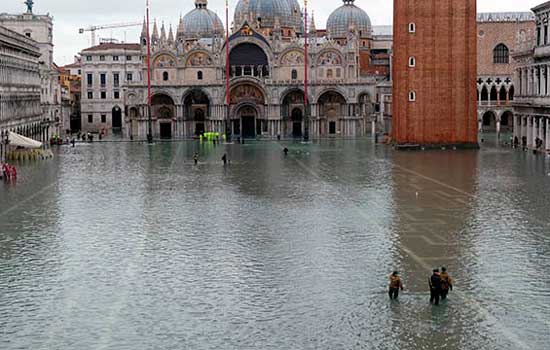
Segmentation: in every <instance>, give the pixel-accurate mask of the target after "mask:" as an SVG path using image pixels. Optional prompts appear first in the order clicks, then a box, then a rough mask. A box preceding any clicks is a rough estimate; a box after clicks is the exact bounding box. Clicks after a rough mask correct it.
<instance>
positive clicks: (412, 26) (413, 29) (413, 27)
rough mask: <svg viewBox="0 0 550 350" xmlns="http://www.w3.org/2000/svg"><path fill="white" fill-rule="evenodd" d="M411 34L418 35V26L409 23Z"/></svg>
mask: <svg viewBox="0 0 550 350" xmlns="http://www.w3.org/2000/svg"><path fill="white" fill-rule="evenodd" d="M409 33H416V24H415V23H412V22H411V23H409Z"/></svg>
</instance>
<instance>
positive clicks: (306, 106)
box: [304, 0, 309, 141]
mask: <svg viewBox="0 0 550 350" xmlns="http://www.w3.org/2000/svg"><path fill="white" fill-rule="evenodd" d="M307 34H308V33H307V0H304V115H305V127H304V141H308V140H309V101H308V91H307V88H308V86H307V85H308V82H307V68H308V42H307V39H308V37H307Z"/></svg>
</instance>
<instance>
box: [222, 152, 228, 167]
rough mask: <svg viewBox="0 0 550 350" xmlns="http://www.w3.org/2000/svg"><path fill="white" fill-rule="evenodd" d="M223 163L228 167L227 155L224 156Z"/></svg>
mask: <svg viewBox="0 0 550 350" xmlns="http://www.w3.org/2000/svg"><path fill="white" fill-rule="evenodd" d="M222 162H223V165H227V153H224V154H223V157H222Z"/></svg>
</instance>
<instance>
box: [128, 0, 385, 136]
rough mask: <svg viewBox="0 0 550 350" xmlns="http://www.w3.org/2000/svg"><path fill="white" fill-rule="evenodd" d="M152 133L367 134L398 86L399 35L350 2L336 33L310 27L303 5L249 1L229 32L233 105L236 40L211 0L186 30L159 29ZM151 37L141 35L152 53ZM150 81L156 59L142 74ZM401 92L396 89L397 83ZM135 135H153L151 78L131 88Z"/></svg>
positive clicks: (186, 21)
mask: <svg viewBox="0 0 550 350" xmlns="http://www.w3.org/2000/svg"><path fill="white" fill-rule="evenodd" d="M151 26H152V31H151V37H150V43H151V86H152V103H151V105H152V132H153V136H154V137H155V138H156V137H160V138H190V137H193V136H196V135H199V134H200V133H202V132H205V131H211V132H212V131H213V132H220V133H224V132H227V133H229V134H230V135H232V136H234V137H243V138H254V137H266V138H273V137H277V136H281V137H301V136H303V135H304V133H306V132H307V133H308V134H309V136H311V137H325V136H342V137H353V136H361V135H364V134H365V133H367V131H370V127H371V126H370V125H371V124H370V122H371V120H373V118H376V116H377V114H378V112H379V108H378V106H379V102H380V98H381V97H380V95H381V94H380V92H379V91H381V90H380V89H381V87H383V86H388V84H389V79H390V54H391V52H390V50H391V28H390V29H389V30H388V28H381V29H380V33H377V32H376V27H374V28H373V26H372V24H371V20H370V18H369V16H368V15H367V13H366V12H365V11H364V10H362V9H361V8H359V7H357V6H356V5H355V4H354V0H344V1H343V4H342V6H340V7H338V8H337V9H335V10H334V12H332V14H331V15H330V16H329V18H328V21H327V23H326V29H316V23H315V19H314V18H313V16H310V18H309V19H308V25H307V26H305V25H304V15H303V11H302V9H301V8H300V5H299V3H298V1H297V0H239V2H238V4H237V6H236V9H235V14H234V18H233V23H232V28H231V29H230V33H229V39H228V43H229V65H230V69H229V71H230V85H229V86H230V88H229V91H230V104H229V106H227V104H226V100H227V99H226V46H225V45H226V35H225V30H224V24H223V22H222V21H221V20H220V18H219V17H218V16H217V15H216V14H215V13H214V12H213V11H211V10H209V9H208V3H207V0H195V9H193V10H192V11H190V12H189V13H187V14H186V15H185V16H183V18H180V20H179V24H178V26H177V29H176V30H174V31H173V30H172V28H171V27H170V28H169V29H168V30H166V28H165V25H164V24H162V25H161V26H160V30H159V28H158V26H157V23H156V22H154V23H153V24H152V25H151ZM304 28H307V31H308V35H307V36H308V38H307V40H308V43H309V45H308V67H309V69H308V102H309V103H308V107H306V105H305V104H304V66H305V64H304V58H305V57H304V44H305V40H306V39H305V37H306V36H305V33H304ZM147 40H148V38H147V30H146V26H145V25H144V28H143V31H142V34H141V40H140V45H141V52H142V56H143V57H146V55H147V45H146V44H147ZM141 74H142V76H143V77H146V76H147V66H146V60H145V59H144V60H143V68H142V72H141ZM389 86H391V85H389ZM124 98H125V104H126V108H125V110H126V113H125V120H124V123H125V129H126V130H127V132H128V133H129V134H131V135H132V136H134V137H136V138H144V137H145V136H146V135H147V133H148V107H147V80H146V79H141V80H140V81H134V82H129V83H128V84H127V86H126V90H125V97H124Z"/></svg>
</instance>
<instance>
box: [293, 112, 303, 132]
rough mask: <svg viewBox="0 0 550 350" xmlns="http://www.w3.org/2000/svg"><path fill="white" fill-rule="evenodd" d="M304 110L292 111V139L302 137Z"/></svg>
mask: <svg viewBox="0 0 550 350" xmlns="http://www.w3.org/2000/svg"><path fill="white" fill-rule="evenodd" d="M302 119H303V117H302V110H301V109H300V108H294V109H293V110H292V137H295V138H301V137H302Z"/></svg>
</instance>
